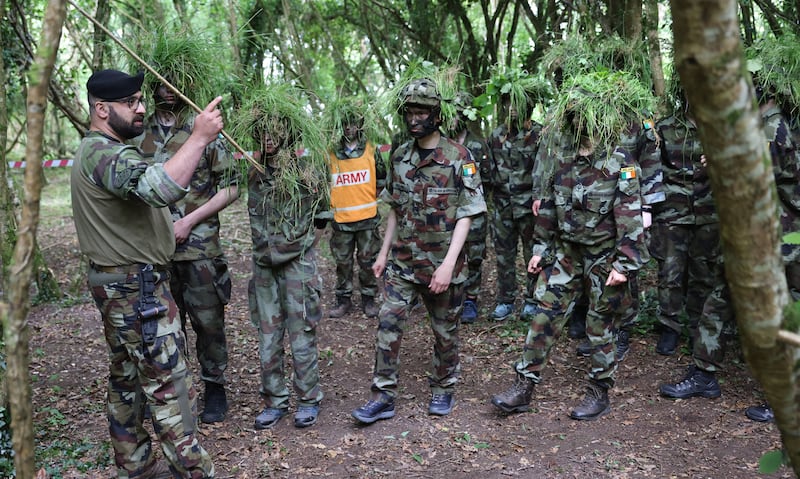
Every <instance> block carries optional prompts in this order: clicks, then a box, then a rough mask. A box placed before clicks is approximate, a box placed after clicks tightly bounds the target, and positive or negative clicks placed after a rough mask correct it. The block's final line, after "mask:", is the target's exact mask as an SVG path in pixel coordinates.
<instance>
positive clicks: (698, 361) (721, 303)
mask: <svg viewBox="0 0 800 479" xmlns="http://www.w3.org/2000/svg"><path fill="white" fill-rule="evenodd" d="M733 319H734V318H733V308H732V304H731V293H730V289H729V288H728V283H727V282H725V281H723V282H722V283H721V284H719V285H717V287H716V288H714V290H713V291H712V292H711V294H710V295H709V296H708V298H707V299H706V301H705V304H704V305H703V313H702V314H701V315H700V319H699V321H698V322H697V327H696V328H694V329H692V330H691V335H692V358H693V359H694V363H695V365H697V367H698V368H700V369H702V370H704V371H717V370H719V369H721V368H722V362H723V359H724V358H725V337H724V335H723V334H722V332H723V330H724V329H725V326H726V325H727V324H728V323H729V322H730V321H733Z"/></svg>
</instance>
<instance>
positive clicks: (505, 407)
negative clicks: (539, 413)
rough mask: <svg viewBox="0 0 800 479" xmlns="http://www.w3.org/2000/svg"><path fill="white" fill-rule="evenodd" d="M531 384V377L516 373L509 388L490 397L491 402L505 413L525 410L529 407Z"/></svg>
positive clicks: (531, 393) (531, 394) (532, 384)
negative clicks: (515, 377)
mask: <svg viewBox="0 0 800 479" xmlns="http://www.w3.org/2000/svg"><path fill="white" fill-rule="evenodd" d="M533 386H534V382H533V379H530V378H528V377H525V376H523V375H522V374H519V373H517V379H516V380H515V381H514V384H512V385H511V388H509V389H508V390H507V391H505V392H502V393H500V394H497V395H496V396H494V397H492V404H494V405H495V406H496V407H497V408H498V409H500V410H501V411H503V412H505V413H515V412H525V411H527V410H528V409H530V404H531V396H533Z"/></svg>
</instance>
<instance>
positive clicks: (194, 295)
mask: <svg viewBox="0 0 800 479" xmlns="http://www.w3.org/2000/svg"><path fill="white" fill-rule="evenodd" d="M193 119H194V117H192V118H190V119H189V120H188V121H186V122H184V123H183V124H180V125H173V126H171V127H170V128H169V131H167V132H166V133H165V132H164V130H163V129H162V127H161V125H159V123H158V121H157V119H156V115H151V116H150V117H149V118H148V119H147V121H146V123H145V131H144V133H143V134H142V135H140V136H139V137H137V138H136V139H134V143H135V144H136V145H138V146H139V149H140V150H141V151H142V152H143V153H144V157H145V158H146V159H152V161H155V162H157V163H164V162H166V161H167V160H169V159H170V158H171V157H172V156H173V155H174V154H175V153H176V152H177V151H178V150H179V149H180V147H181V146H183V144H184V143H186V141H187V140H188V139H189V136H190V135H191V134H192V124H193ZM239 179H240V175H239V173H238V170H237V169H236V168H235V166H234V164H233V161H232V157H231V155H230V153H229V152H228V151H227V150H226V149H225V147H224V146H223V144H222V142H221V141H219V140H217V141H215V142H213V143H211V144H210V145H208V146H207V147H206V149H205V153H204V154H203V156H202V158H201V160H200V164H199V165H198V166H197V168H196V169H195V171H194V174H193V175H192V180H191V183H190V185H189V193H188V194H187V195H186V196H185V197H184V198H183V199H181V200H180V201H178V202H176V203H174V204H171V205H170V212H171V213H172V220H173V222H175V221H178V220H180V219H181V218H183V217H185V216H186V215H188V214H189V213H192V212H193V211H195V210H197V209H198V208H200V207H201V206H203V205H204V204H206V203H208V202H209V201H210V200H211V198H212V197H214V195H216V194H217V192H219V191H220V190H225V189H227V188H228V187H231V186H234V187H236V186H238V184H239ZM225 194H227V191H226V192H225ZM219 228H220V221H219V215H218V214H216V213H215V214H213V215H212V216H209V217H208V218H206V219H205V220H203V221H202V222H200V223H198V224H196V225H195V226H194V228H192V232H191V235H190V237H189V239H187V240H186V241H185V242H183V243H181V244H178V245H176V249H175V255H174V257H173V258H172V266H171V274H170V289H171V290H172V294H173V295H174V297H175V301H176V303H177V304H178V309H179V311H180V314H181V320H182V322H183V321H185V320H186V316H187V315H188V317H189V320H190V321H191V324H192V329H193V330H194V332H195V334H196V336H197V339H196V342H195V349H196V351H197V356H198V360H199V363H200V378H201V379H202V380H203V381H207V382H213V383H217V384H225V376H224V373H225V369H226V368H227V367H228V347H227V342H226V339H225V305H226V304H228V301H229V300H230V295H231V278H230V274H229V273H228V263H227V261H226V260H225V256H224V255H223V251H222V245H221V244H220V240H219Z"/></svg>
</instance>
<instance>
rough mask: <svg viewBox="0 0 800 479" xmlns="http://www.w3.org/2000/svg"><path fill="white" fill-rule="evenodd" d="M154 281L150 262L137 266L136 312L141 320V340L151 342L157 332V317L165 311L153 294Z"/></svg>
mask: <svg viewBox="0 0 800 479" xmlns="http://www.w3.org/2000/svg"><path fill="white" fill-rule="evenodd" d="M155 291H156V282H155V276H154V275H153V265H152V264H142V265H140V266H139V304H138V305H137V309H138V311H137V313H138V315H139V320H140V321H141V322H142V342H143V343H144V344H148V345H149V344H153V343H154V342H155V340H156V334H157V333H158V317H159V316H161V315H162V314H164V313H166V312H167V307H166V306H164V305H163V304H161V303H160V302H159V301H158V299H157V298H156V296H155Z"/></svg>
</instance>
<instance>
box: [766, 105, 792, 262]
mask: <svg viewBox="0 0 800 479" xmlns="http://www.w3.org/2000/svg"><path fill="white" fill-rule="evenodd" d="M762 121H763V123H764V136H765V137H766V139H767V143H768V145H769V154H770V156H771V157H772V170H773V173H774V174H775V184H776V186H777V189H778V200H779V202H780V208H781V228H782V229H783V232H784V234H785V233H790V232H795V231H800V157H798V151H797V145H796V144H795V143H794V140H793V137H792V134H791V132H790V130H789V124H788V123H787V122H786V118H784V116H783V114H782V113H781V111H780V109H778V108H777V107H772V108H769V109H768V110H766V111H765V112H764V113H763V114H762ZM784 249H787V248H784ZM791 249H800V246H798V245H792V248H791Z"/></svg>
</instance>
